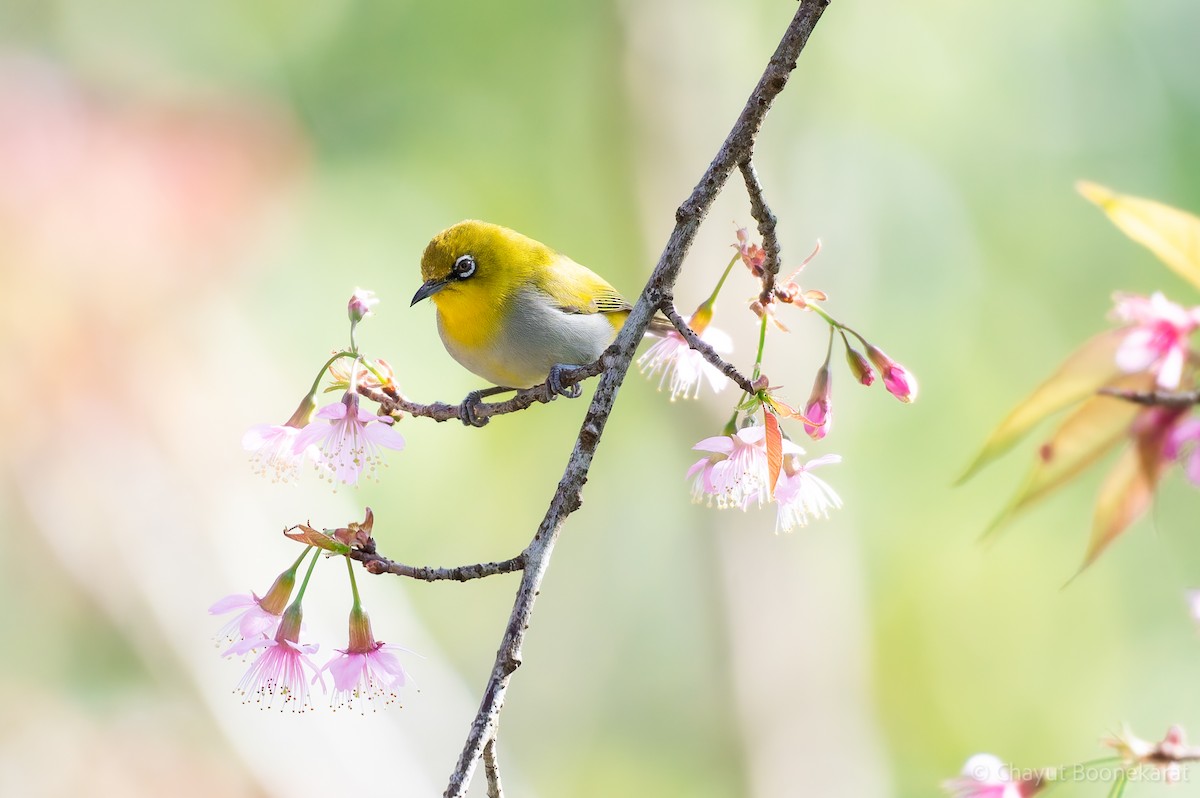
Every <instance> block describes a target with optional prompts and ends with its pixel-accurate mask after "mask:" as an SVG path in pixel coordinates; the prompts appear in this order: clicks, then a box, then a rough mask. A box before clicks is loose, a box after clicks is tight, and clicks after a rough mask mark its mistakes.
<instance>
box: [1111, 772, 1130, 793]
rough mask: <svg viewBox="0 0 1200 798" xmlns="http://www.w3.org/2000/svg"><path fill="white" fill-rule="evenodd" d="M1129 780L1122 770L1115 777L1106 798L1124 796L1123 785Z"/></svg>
mask: <svg viewBox="0 0 1200 798" xmlns="http://www.w3.org/2000/svg"><path fill="white" fill-rule="evenodd" d="M1128 780H1129V774H1128V773H1126V772H1125V771H1124V770H1122V771H1121V774H1120V775H1119V776H1117V780H1116V781H1114V782H1113V786H1112V789H1111V790H1109V791H1108V798H1121V796H1122V795H1124V794H1125V784H1126V782H1128Z"/></svg>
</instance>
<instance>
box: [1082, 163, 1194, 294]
mask: <svg viewBox="0 0 1200 798" xmlns="http://www.w3.org/2000/svg"><path fill="white" fill-rule="evenodd" d="M1075 187H1076V188H1077V189H1079V193H1080V194H1082V195H1083V196H1084V197H1086V198H1087V199H1089V200H1091V201H1092V202H1094V203H1096V205H1098V206H1100V209H1101V210H1103V211H1104V212H1105V213H1106V214H1108V218H1109V219H1111V220H1112V221H1113V224H1115V225H1116V226H1117V227H1119V228H1120V229H1121V232H1123V233H1125V235H1127V236H1129V237H1130V238H1132V239H1133V240H1134V241H1136V242H1138V243H1139V244H1141V245H1142V246H1144V247H1146V248H1147V249H1149V250H1150V251H1151V252H1153V253H1154V254H1155V255H1157V256H1158V259H1159V260H1161V261H1162V262H1163V263H1165V264H1167V266H1169V267H1170V268H1171V270H1172V271H1174V272H1175V273H1176V274H1178V275H1179V276H1180V277H1182V278H1183V279H1185V280H1187V281H1188V282H1189V283H1191V284H1192V285H1193V286H1195V287H1196V288H1198V289H1200V218H1197V217H1196V216H1193V215H1192V214H1190V213H1188V212H1187V211H1182V210H1179V209H1178V208H1172V207H1171V206H1170V205H1163V204H1162V203H1159V202H1155V201H1154V200H1148V199H1143V198H1141V197H1131V196H1128V195H1125V194H1117V193H1116V192H1114V191H1112V190H1110V189H1107V188H1105V187H1104V186H1099V185H1096V184H1095V183H1088V182H1086V181H1083V180H1081V181H1079V182H1078V183H1076V184H1075Z"/></svg>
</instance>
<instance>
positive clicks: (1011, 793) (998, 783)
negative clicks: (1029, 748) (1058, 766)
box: [942, 754, 1043, 798]
mask: <svg viewBox="0 0 1200 798" xmlns="http://www.w3.org/2000/svg"><path fill="white" fill-rule="evenodd" d="M1042 783H1043V782H1042V779H1041V778H1040V777H1037V776H1035V777H1033V778H1031V779H1027V780H1021V781H1017V780H1014V779H1013V778H1012V775H1011V774H1010V773H1009V769H1008V767H1007V766H1006V765H1005V764H1004V763H1003V762H1001V761H1000V759H999V758H998V757H995V756H992V755H991V754H976V755H975V756H973V757H971V758H970V759H968V760H967V763H966V764H965V765H963V769H962V775H960V776H959V777H958V778H956V779H951V780H949V781H947V782H945V783H944V784H943V785H942V786H943V787H945V789H946V792H948V793H949V794H950V795H952V796H954V798H1029V796H1031V795H1034V794H1036V793H1037V792H1038V791H1039V790H1041V788H1042Z"/></svg>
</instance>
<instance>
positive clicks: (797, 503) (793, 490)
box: [775, 454, 842, 532]
mask: <svg viewBox="0 0 1200 798" xmlns="http://www.w3.org/2000/svg"><path fill="white" fill-rule="evenodd" d="M840 462H842V458H841V456H839V455H836V454H827V455H823V456H821V457H818V458H815V459H813V460H809V461H808V462H807V463H801V462H800V459H799V458H798V457H795V456H792V457H789V458H786V460H785V465H784V468H783V473H782V474H780V475H779V482H778V484H776V485H775V503H776V504H777V505H778V510H777V514H776V519H775V531H776V532H780V531H782V532H791V531H792V529H794V528H795V527H798V526H807V525H808V519H809V518H815V517H821V518H828V517H829V511H830V510H831V509H836V508H839V507H841V506H842V500H841V497H839V496H838V495H837V493H836V492H835V491H834V489H833V488H832V487H830V486H829V483H827V482H826V481H825V480H823V479H821V478H820V477H818V476H816V475H814V474H813V473H812V469H814V468H817V467H818V466H823V465H831V464H833V463H840Z"/></svg>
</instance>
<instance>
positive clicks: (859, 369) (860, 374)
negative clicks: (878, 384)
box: [846, 346, 875, 385]
mask: <svg viewBox="0 0 1200 798" xmlns="http://www.w3.org/2000/svg"><path fill="white" fill-rule="evenodd" d="M846 363H848V364H849V366H850V373H851V374H853V375H854V379H856V380H858V381H859V382H860V383H862V384H863V385H870V384H871V383H873V382H875V369H873V368H871V364H870V363H869V362H867V358H866V357H865V356H864V355H863V353H862V352H859V351H858V350H857V349H853V348H852V347H849V346H847V347H846Z"/></svg>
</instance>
